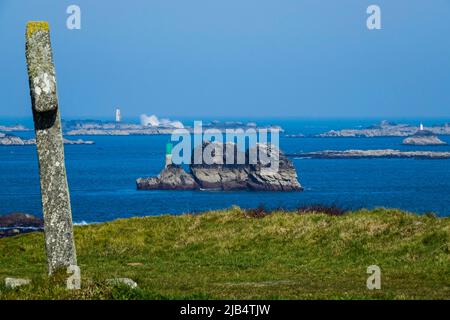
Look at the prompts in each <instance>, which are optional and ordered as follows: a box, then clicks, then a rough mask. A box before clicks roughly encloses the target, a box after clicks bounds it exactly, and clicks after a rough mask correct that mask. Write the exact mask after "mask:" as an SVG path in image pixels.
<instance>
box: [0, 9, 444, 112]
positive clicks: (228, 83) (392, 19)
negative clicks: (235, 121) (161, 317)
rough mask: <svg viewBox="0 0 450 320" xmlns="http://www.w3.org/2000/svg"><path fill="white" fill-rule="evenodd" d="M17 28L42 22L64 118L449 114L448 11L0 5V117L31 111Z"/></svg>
mask: <svg viewBox="0 0 450 320" xmlns="http://www.w3.org/2000/svg"><path fill="white" fill-rule="evenodd" d="M70 4H76V5H79V6H80V7H81V11H82V25H81V26H82V29H81V30H68V29H67V28H66V19H67V17H68V15H67V14H66V8H67V6H69V5H70ZM370 4H378V5H379V6H380V7H381V10H382V30H375V31H369V30H368V29H367V28H366V19H367V16H368V15H367V14H366V8H367V7H368V6H369V5H370ZM28 20H48V21H49V22H50V24H51V30H52V43H53V49H54V56H55V63H56V70H57V81H58V90H59V99H60V108H61V112H62V114H63V117H64V116H65V117H105V116H112V114H113V110H114V108H115V106H117V105H119V106H121V108H122V113H123V114H124V115H125V116H127V117H136V116H138V115H139V114H141V113H147V114H157V115H158V116H170V117H173V118H175V117H202V116H203V117H206V116H208V117H233V118H239V117H255V118H259V117H305V118H310V117H327V118H330V117H361V118H368V117H377V118H380V117H428V118H429V117H448V116H449V115H450V111H449V110H450V38H449V37H448V35H449V34H450V1H448V0H433V1H428V0H422V1H417V0H416V1H415V0H409V1H406V0H396V1H392V0H383V1H381V0H379V1H376V0H372V1H365V0H341V1H335V0H323V1H317V0H308V1H302V0H189V1H186V0H170V1H167V0H140V1H138V0H128V1H106V0H95V1H92V0H71V1H64V0H40V1H32V0H0V43H1V44H0V48H1V52H2V53H1V63H0V97H1V103H0V117H1V116H5V117H11V116H29V115H30V114H31V107H30V98H29V94H28V82H27V81H28V80H27V74H26V65H25V57H24V31H25V25H26V22H27V21H28Z"/></svg>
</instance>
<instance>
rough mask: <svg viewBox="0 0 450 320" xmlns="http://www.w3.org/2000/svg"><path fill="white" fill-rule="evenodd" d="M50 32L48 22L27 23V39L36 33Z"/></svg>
mask: <svg viewBox="0 0 450 320" xmlns="http://www.w3.org/2000/svg"><path fill="white" fill-rule="evenodd" d="M49 30H50V28H49V26H48V22H47V21H30V22H28V23H27V38H30V37H31V36H32V35H33V33H34V32H36V31H46V32H49Z"/></svg>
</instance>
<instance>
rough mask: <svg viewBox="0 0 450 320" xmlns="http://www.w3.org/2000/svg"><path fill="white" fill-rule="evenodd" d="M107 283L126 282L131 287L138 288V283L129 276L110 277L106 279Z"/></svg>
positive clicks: (117, 283) (118, 283)
mask: <svg viewBox="0 0 450 320" xmlns="http://www.w3.org/2000/svg"><path fill="white" fill-rule="evenodd" d="M106 283H108V284H111V285H120V284H124V285H126V286H129V287H130V288H131V289H135V288H137V286H138V285H137V283H136V282H134V281H133V280H131V279H129V278H114V279H108V280H106Z"/></svg>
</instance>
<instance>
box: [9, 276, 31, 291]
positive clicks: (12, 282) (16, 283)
mask: <svg viewBox="0 0 450 320" xmlns="http://www.w3.org/2000/svg"><path fill="white" fill-rule="evenodd" d="M30 283H31V280H29V279H20V278H6V279H5V287H7V288H10V289H15V288H17V287H21V286H26V285H28V284H30Z"/></svg>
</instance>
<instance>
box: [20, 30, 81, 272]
mask: <svg viewBox="0 0 450 320" xmlns="http://www.w3.org/2000/svg"><path fill="white" fill-rule="evenodd" d="M26 58H27V65H28V77H29V84H30V94H31V103H32V109H33V118H34V127H35V131H36V145H37V153H38V160H39V174H40V186H41V196H42V208H43V212H44V231H45V246H46V252H47V262H48V271H49V274H52V273H53V272H54V271H55V270H56V269H59V268H64V269H65V268H67V267H68V266H71V265H76V264H77V261H76V252H75V243H74V238H73V228H72V211H71V207H70V197H69V188H68V185H67V177H66V167H65V163H64V145H63V137H62V132H61V116H60V113H59V108H58V97H57V94H56V78H55V67H54V65H53V55H52V48H51V45H50V31H49V26H48V23H47V22H29V23H28V25H27V31H26Z"/></svg>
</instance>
